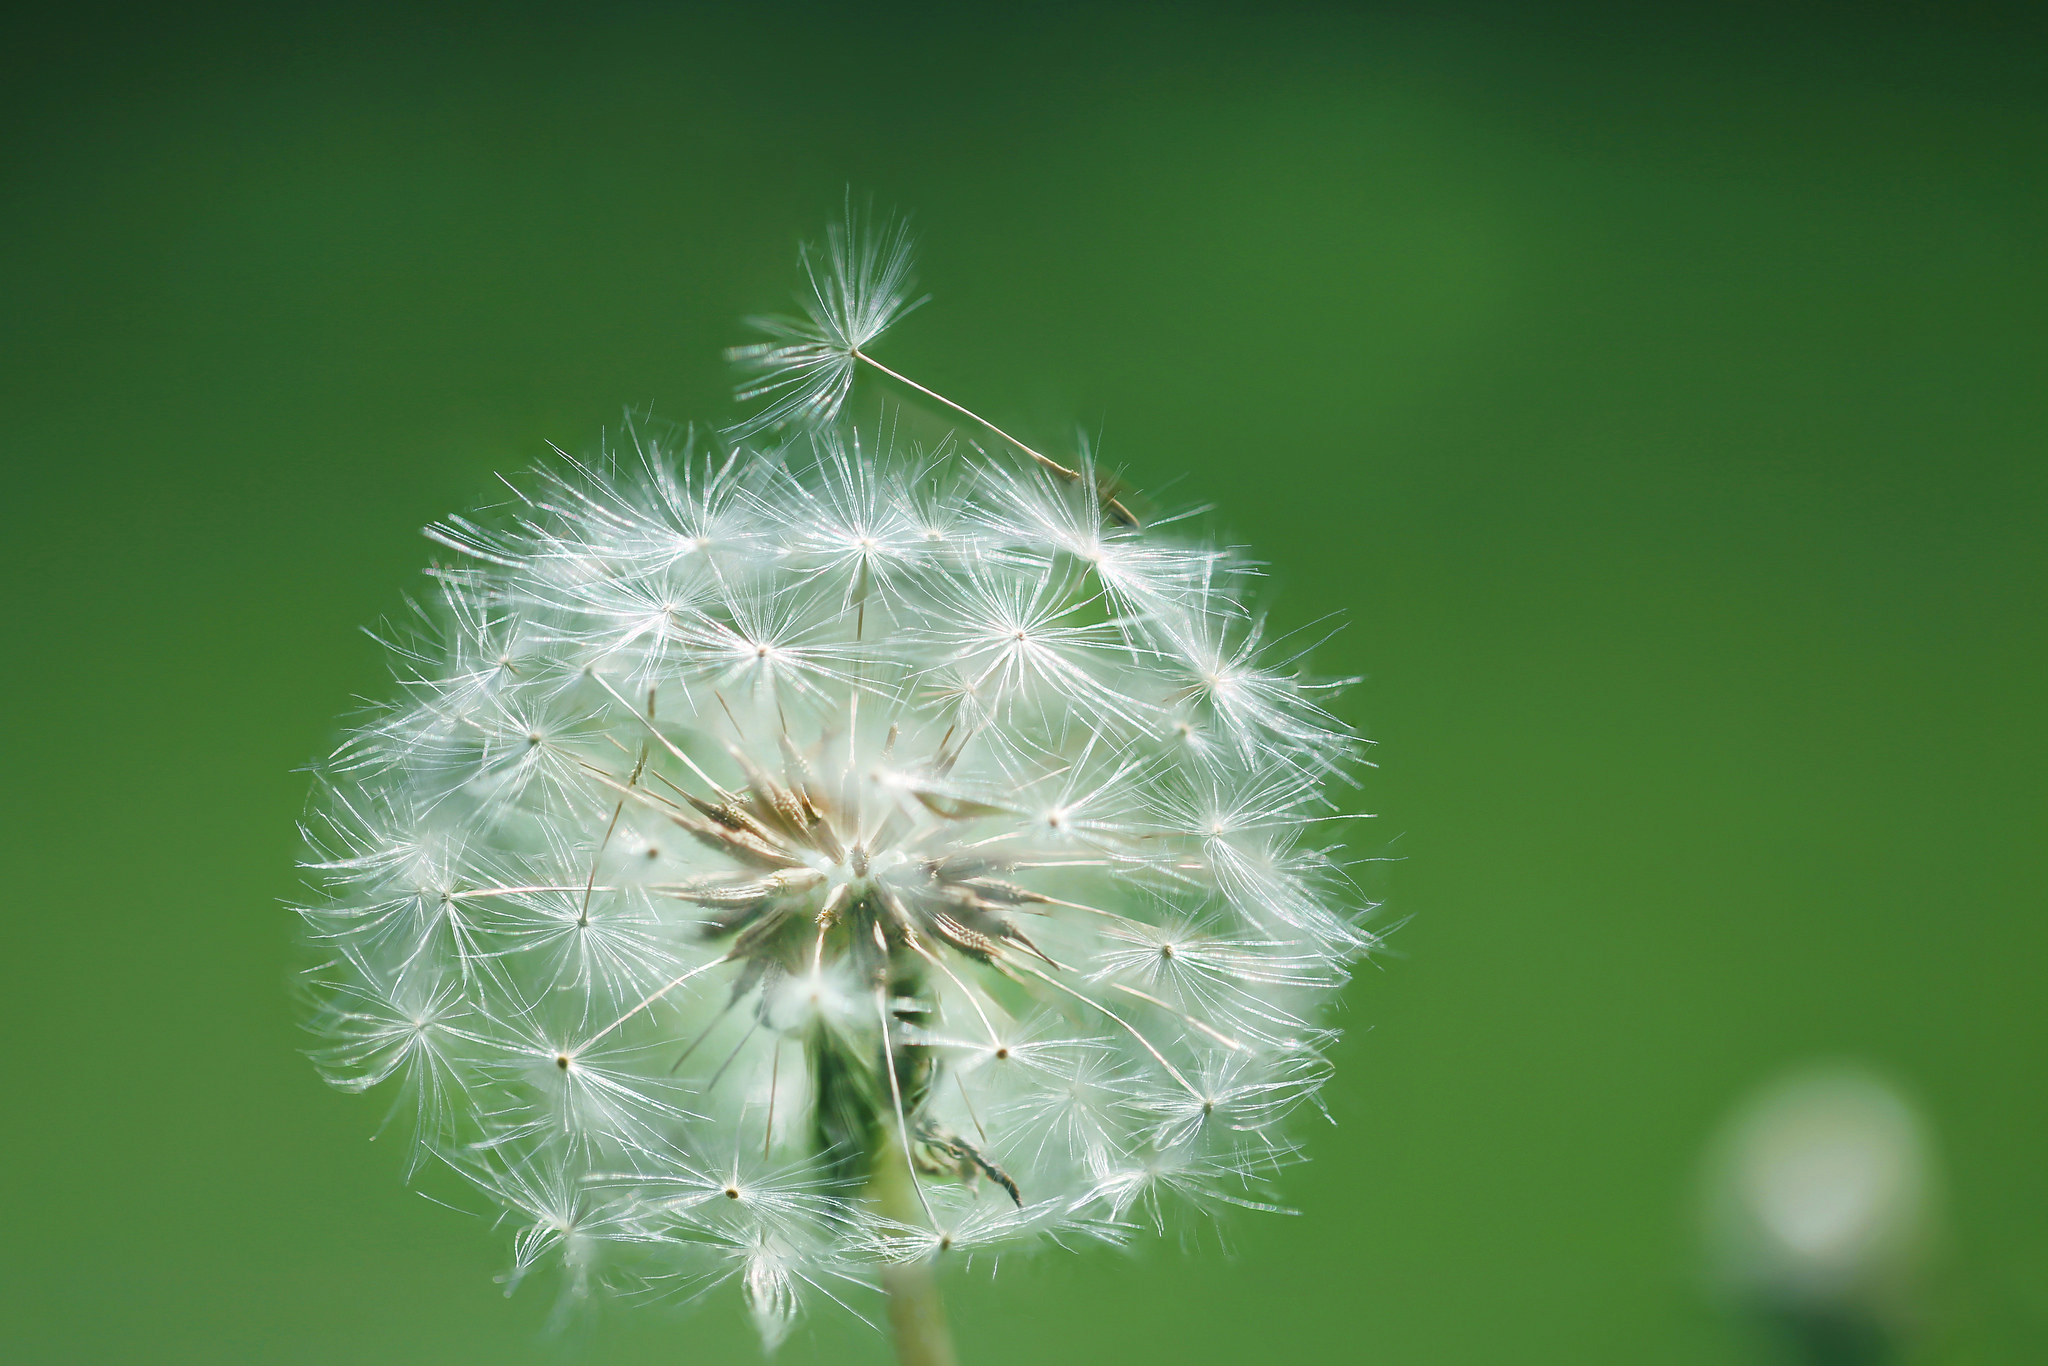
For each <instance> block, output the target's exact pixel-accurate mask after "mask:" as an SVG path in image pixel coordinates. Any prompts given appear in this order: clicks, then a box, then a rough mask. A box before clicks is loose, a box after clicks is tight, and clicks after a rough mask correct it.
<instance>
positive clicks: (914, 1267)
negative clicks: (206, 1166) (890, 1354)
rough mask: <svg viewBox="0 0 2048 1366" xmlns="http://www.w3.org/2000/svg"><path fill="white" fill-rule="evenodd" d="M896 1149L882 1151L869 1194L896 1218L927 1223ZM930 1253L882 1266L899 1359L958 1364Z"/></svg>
mask: <svg viewBox="0 0 2048 1366" xmlns="http://www.w3.org/2000/svg"><path fill="white" fill-rule="evenodd" d="M894 1157H896V1154H895V1153H893V1152H891V1153H888V1154H886V1155H885V1156H881V1157H879V1158H878V1160H877V1161H876V1163H875V1174H874V1175H873V1176H872V1177H871V1178H869V1181H868V1194H869V1195H870V1196H872V1197H873V1199H874V1201H875V1205H876V1207H877V1208H879V1209H880V1210H881V1212H882V1213H883V1214H885V1215H887V1216H888V1217H889V1218H891V1219H895V1220H899V1221H900V1222H902V1223H906V1224H920V1223H923V1222H924V1210H923V1209H922V1208H921V1207H920V1206H919V1204H918V1200H917V1191H916V1188H915V1187H914V1186H913V1185H912V1184H911V1183H912V1182H913V1181H915V1180H916V1179H917V1178H915V1177H913V1176H912V1175H911V1174H910V1172H909V1171H908V1170H907V1168H906V1167H905V1165H904V1163H903V1162H902V1161H900V1160H897V1161H891V1160H890V1159H891V1158H894ZM932 1270H933V1268H932V1263H931V1259H930V1258H923V1259H920V1260H918V1261H914V1262H893V1263H891V1264H889V1265H887V1266H885V1267H883V1268H882V1291H883V1293H884V1294H885V1295H887V1296H888V1300H889V1327H890V1328H891V1330H893V1331H894V1333H895V1335H896V1359H897V1360H898V1361H899V1362H901V1363H902V1366H955V1362H956V1361H957V1358H956V1357H954V1355H953V1339H952V1337H951V1336H950V1335H949V1334H948V1333H947V1332H946V1311H945V1306H944V1305H942V1304H941V1303H940V1302H939V1284H938V1280H937V1278H936V1277H934V1276H933V1275H932Z"/></svg>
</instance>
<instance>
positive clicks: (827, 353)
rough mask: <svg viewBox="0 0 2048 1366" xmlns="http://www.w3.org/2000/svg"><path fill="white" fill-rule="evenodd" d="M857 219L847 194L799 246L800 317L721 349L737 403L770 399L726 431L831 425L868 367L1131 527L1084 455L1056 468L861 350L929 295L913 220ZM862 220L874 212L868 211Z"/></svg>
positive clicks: (767, 325) (776, 317)
mask: <svg viewBox="0 0 2048 1366" xmlns="http://www.w3.org/2000/svg"><path fill="white" fill-rule="evenodd" d="M863 217H864V215H862V214H861V213H860V212H859V211H857V210H856V209H855V208H854V207H853V203H852V201H851V199H849V200H848V201H847V208H846V217H845V219H844V221H842V222H839V223H834V224H832V225H830V226H829V227H828V228H827V229H826V231H825V246H824V248H823V249H822V250H819V251H814V250H813V249H812V248H810V247H808V246H807V247H805V248H804V250H803V252H802V253H801V258H802V261H803V266H804V273H805V275H806V276H807V278H808V283H809V285H810V290H809V293H808V294H805V295H799V296H798V298H797V302H798V303H799V304H800V305H801V306H802V308H803V311H804V313H803V316H802V317H800V318H798V317H791V316H789V315H787V314H773V313H771V314H761V315H758V316H755V317H752V318H749V319H747V322H748V324H749V325H750V326H752V327H753V328H754V329H755V330H756V331H758V332H765V333H767V334H768V335H769V336H770V337H773V338H775V340H773V341H767V342H754V343H752V344H750V345H746V346H735V347H732V348H731V349H729V350H728V351H727V352H726V356H727V358H728V359H730V360H731V361H733V362H734V363H735V364H736V365H738V366H739V367H740V368H741V369H742V370H743V371H745V372H747V373H749V374H751V375H752V376H753V378H752V379H751V380H750V381H749V382H748V383H746V384H743V385H741V386H740V388H739V389H738V391H737V397H738V398H739V400H740V401H741V402H743V403H745V402H750V401H752V400H754V399H762V398H765V399H767V400H768V402H767V404H766V405H765V406H764V407H763V408H762V409H761V410H760V411H759V412H757V413H755V414H754V416H752V417H750V418H748V419H747V420H745V421H744V422H741V423H740V424H739V425H737V426H736V427H734V428H732V429H731V431H730V432H729V435H731V436H732V437H733V438H734V439H735V440H745V439H747V438H749V437H752V436H757V435H759V434H760V433H762V432H767V431H773V430H777V429H779V428H782V427H786V426H790V425H800V426H806V427H819V426H824V425H826V424H828V423H830V422H831V421H832V420H833V419H834V418H836V417H838V416H839V412H840V409H841V408H843V407H844V406H845V405H846V398H847V395H848V394H850V393H852V392H853V376H854V372H855V371H856V370H857V369H858V368H859V367H860V366H862V365H867V366H870V367H872V368H873V369H874V370H876V371H877V372H878V373H880V374H884V375H887V376H888V377H889V378H890V379H893V380H895V381H896V382H897V383H899V384H902V385H905V386H907V387H909V388H911V389H914V390H916V391H917V392H918V393H920V394H922V395H924V396H925V397H926V398H928V399H931V400H932V401H933V402H935V403H937V404H939V405H940V406H942V407H944V408H945V409H946V410H947V411H949V412H953V413H957V414H959V415H960V416H961V417H964V418H966V419H967V420H968V421H969V422H972V423H974V424H975V425H976V426H978V427H982V428H985V429H986V430H988V431H990V432H992V433H994V434H995V435H996V436H999V437H1001V438H1002V439H1003V440H1004V441H1006V442H1008V443H1009V444H1010V445H1012V446H1015V447H1016V448H1017V449H1018V450H1019V451H1021V452H1022V453H1023V454H1024V455H1026V456H1028V457H1029V458H1030V459H1031V460H1032V461H1034V462H1035V463H1036V464H1037V465H1038V467H1039V468H1040V469H1043V470H1045V471H1046V472H1047V473H1049V474H1052V475H1054V476H1055V477H1056V478H1059V479H1061V480H1063V481H1064V482H1066V483H1069V484H1077V483H1082V482H1084V481H1085V482H1087V483H1089V484H1090V485H1092V486H1093V487H1094V488H1095V490H1096V493H1097V496H1098V497H1099V498H1100V500H1101V503H1102V506H1103V508H1104V509H1105V510H1106V511H1107V512H1108V513H1109V515H1110V516H1111V517H1112V518H1114V519H1115V520H1116V521H1117V522H1118V523H1120V524H1122V525H1124V526H1127V527H1135V526H1137V524H1138V519H1137V517H1136V516H1135V515H1134V514H1133V513H1132V512H1131V510H1130V509H1129V508H1127V507H1125V506H1124V504H1123V503H1122V501H1120V500H1119V499H1118V498H1117V497H1116V493H1115V490H1114V489H1112V488H1111V487H1109V485H1108V484H1107V483H1105V482H1103V481H1100V480H1098V479H1096V478H1094V477H1093V470H1092V465H1091V463H1090V462H1086V461H1084V462H1083V468H1082V469H1074V468H1071V467H1069V466H1066V465H1063V464H1061V463H1060V462H1059V461H1057V460H1054V459H1053V458H1052V457H1051V456H1049V455H1045V454H1042V453H1041V452H1039V451H1037V450H1034V449H1033V448H1032V447H1030V446H1028V445H1026V444H1025V443H1024V442H1022V441H1020V440H1018V439H1017V438H1016V437H1014V436H1012V435H1010V434H1009V433H1008V432H1006V431H1004V430H1003V429H1002V428H1001V427H998V426H996V424H995V423H993V422H991V421H989V420H988V419H987V418H985V417H983V416H981V415H980V414H979V413H976V412H973V411H972V410H970V409H968V408H966V407H963V406H962V405H960V404H958V403H955V402H954V401H953V400H952V399H950V398H947V397H946V396H945V395H944V394H941V393H938V392H937V391H935V390H932V389H927V388H926V387H925V386H924V385H922V384H919V383H918V382H917V381H916V380H914V379H912V378H910V376H908V375H905V374H902V373H900V372H898V371H896V370H892V369H890V368H889V367H888V366H886V365H884V364H882V362H880V361H878V360H876V359H875V358H874V357H873V356H871V355H869V354H868V353H867V351H866V350H865V348H867V347H870V346H872V345H874V343H875V342H876V341H877V340H879V339H880V338H881V336H882V334H883V333H884V332H886V331H888V330H889V329H890V328H891V327H892V326H894V325H895V323H896V321H897V319H899V318H901V317H902V316H903V315H904V314H906V313H908V312H910V311H911V310H912V309H915V308H917V307H918V306H920V305H921V304H924V303H926V302H928V301H929V299H930V296H929V295H921V296H919V297H918V298H915V299H912V298H911V297H910V291H911V289H912V288H913V287H914V286H915V284H916V280H917V277H916V276H915V275H914V274H912V273H911V269H910V265H911V252H912V247H913V245H914V244H913V241H912V238H911V235H910V224H909V223H908V222H907V221H904V220H902V219H897V220H893V221H885V222H884V223H882V224H881V225H880V227H879V228H875V227H872V226H870V225H868V224H864V222H863ZM865 217H866V218H869V219H872V217H873V211H872V210H870V211H868V213H867V214H866V215H865Z"/></svg>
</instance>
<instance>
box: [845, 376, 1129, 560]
mask: <svg viewBox="0 0 2048 1366" xmlns="http://www.w3.org/2000/svg"><path fill="white" fill-rule="evenodd" d="M853 354H854V355H855V356H856V357H858V358H859V359H861V360H864V361H866V362H867V363H868V364H869V365H872V366H874V367H875V368H876V369H877V370H880V371H881V372H882V373H883V374H885V375H887V376H888V377H889V378H890V379H893V380H897V381H899V382H901V383H904V384H907V385H909V386H910V387H911V388H913V389H915V390H917V392H919V393H920V394H923V395H924V396H925V397H926V398H930V399H936V400H937V401H938V402H940V403H943V404H945V405H946V406H947V407H948V408H951V409H952V410H953V411H954V412H956V413H958V414H960V415H961V416H962V417H964V418H966V419H967V420H968V421H970V422H975V423H979V424H980V425H981V426H984V427H986V428H988V429H989V430H990V431H992V432H994V433H995V434H996V435H997V436H1000V437H1001V438H1002V439H1003V440H1005V441H1007V442H1009V443H1010V444H1011V445H1012V446H1015V447H1016V448H1017V449H1018V450H1020V451H1022V452H1024V454H1026V455H1028V456H1030V457H1031V458H1032V459H1033V460H1036V461H1037V462H1038V463H1039V464H1040V465H1041V466H1043V467H1044V468H1045V470H1046V472H1047V473H1049V474H1053V475H1056V476H1057V477H1059V478H1061V479H1064V480H1066V481H1067V482H1068V483H1069V484H1078V483H1080V482H1081V471H1079V470H1070V469H1068V468H1067V467H1066V466H1065V465H1062V464H1061V463H1060V462H1059V461H1057V460H1054V459H1053V458H1052V457H1051V456H1046V455H1040V454H1039V453H1038V452H1037V451H1034V450H1032V449H1031V448H1030V447H1029V446H1027V445H1025V444H1024V443H1023V442H1021V441H1019V440H1018V439H1017V438H1016V437H1014V436H1011V435H1010V434H1009V433H1008V432H1006V431H1004V430H1003V429H1002V428H1001V427H998V426H997V425H996V424H995V423H993V422H991V421H989V420H988V419H987V418H985V417H983V416H982V415H981V414H980V413H977V412H975V411H974V410H973V409H971V408H963V407H961V406H960V405H959V404H957V403H955V402H954V401H953V400H952V399H950V398H947V397H946V396H945V395H944V394H942V393H939V392H937V391H936V390H933V389H927V388H925V387H924V386H923V385H922V384H919V383H918V382H917V381H916V380H914V379H912V378H911V377H910V376H908V375H905V374H900V373H898V372H897V371H895V370H891V369H890V368H889V367H888V366H886V365H884V364H882V363H881V362H880V361H878V360H876V359H875V358H874V357H873V356H870V355H869V354H868V353H867V352H865V351H862V350H859V349H858V348H856V349H855V350H854V353H853ZM1095 496H1096V497H1097V498H1099V499H1101V500H1102V506H1103V507H1104V508H1105V509H1106V510H1107V511H1108V513H1109V515H1110V516H1112V517H1114V518H1116V520H1117V521H1119V522H1122V523H1123V524H1124V525H1125V526H1130V527H1134V526H1136V525H1138V519H1137V517H1136V516H1135V515H1134V514H1133V513H1132V512H1131V510H1130V509H1129V508H1127V507H1125V506H1124V505H1123V504H1122V503H1120V502H1118V501H1117V500H1116V499H1114V498H1112V497H1110V496H1109V495H1108V494H1107V493H1105V492H1104V491H1103V490H1101V489H1099V488H1098V489H1096V490H1095Z"/></svg>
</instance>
